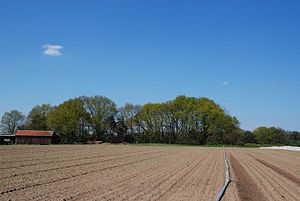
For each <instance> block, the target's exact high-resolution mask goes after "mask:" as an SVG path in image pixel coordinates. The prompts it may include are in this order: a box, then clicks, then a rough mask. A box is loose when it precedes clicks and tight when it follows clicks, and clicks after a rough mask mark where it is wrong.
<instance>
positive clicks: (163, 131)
mask: <svg viewBox="0 0 300 201" xmlns="http://www.w3.org/2000/svg"><path fill="white" fill-rule="evenodd" d="M1 128H2V132H5V133H14V132H15V131H16V129H34V130H53V131H55V132H56V133H57V134H58V135H59V136H60V137H61V142H62V143H74V142H76V143H84V142H86V141H87V140H101V141H106V142H114V143H119V142H130V143H133V142H141V143H171V144H175V143H176V144H238V145H242V144H246V143H259V144H293V145H300V133H299V132H297V131H293V132H290V131H285V130H283V129H281V128H276V127H270V128H269V127H259V128H257V129H255V130H254V131H253V132H251V131H244V130H242V129H241V128H240V127H239V121H238V119H237V118H236V117H234V116H231V115H229V114H228V113H227V112H226V111H225V110H224V109H223V108H222V107H220V106H219V105H218V104H216V103H215V102H214V101H213V100H210V99H208V98H205V97H201V98H195V97H186V96H178V97H176V98H175V99H174V100H170V101H166V102H163V103H147V104H144V105H133V104H130V103H126V104H125V105H124V106H122V107H120V108H117V106H116V104H115V103H114V102H113V101H112V100H111V99H109V98H107V97H104V96H82V97H79V98H73V99H69V100H67V101H65V102H63V103H62V104H60V105H58V106H51V105H49V104H42V105H37V106H35V107H34V108H32V110H31V111H30V112H29V114H28V116H27V118H26V121H25V116H24V115H23V114H22V113H21V112H19V111H17V110H12V111H10V112H6V113H5V114H4V115H3V116H2V119H1Z"/></svg>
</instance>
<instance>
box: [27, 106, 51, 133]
mask: <svg viewBox="0 0 300 201" xmlns="http://www.w3.org/2000/svg"><path fill="white" fill-rule="evenodd" d="M52 110H54V107H53V106H51V105H49V104H42V105H37V106H35V107H34V108H33V109H32V110H31V111H30V112H29V114H28V116H27V120H26V124H25V125H24V128H26V129H33V130H47V129H48V126H47V118H48V114H49V113H50V112H51V111H52Z"/></svg>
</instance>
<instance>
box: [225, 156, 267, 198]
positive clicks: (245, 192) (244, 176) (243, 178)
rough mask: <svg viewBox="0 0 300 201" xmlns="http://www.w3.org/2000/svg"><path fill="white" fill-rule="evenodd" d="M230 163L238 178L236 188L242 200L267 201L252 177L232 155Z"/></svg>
mask: <svg viewBox="0 0 300 201" xmlns="http://www.w3.org/2000/svg"><path fill="white" fill-rule="evenodd" d="M230 162H231V166H232V169H233V171H234V173H235V176H236V181H235V183H236V186H237V190H238V195H239V197H240V199H241V200H265V198H264V195H263V194H262V193H261V191H260V189H259V188H258V187H257V185H256V184H255V182H254V181H253V180H252V178H251V176H250V175H249V174H248V173H247V171H246V170H245V168H244V167H243V166H242V165H241V164H240V163H239V162H238V160H237V159H236V158H235V157H234V156H233V155H232V154H230Z"/></svg>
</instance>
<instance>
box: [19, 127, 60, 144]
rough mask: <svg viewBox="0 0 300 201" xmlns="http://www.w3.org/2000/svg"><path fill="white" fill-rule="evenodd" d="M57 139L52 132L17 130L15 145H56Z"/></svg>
mask: <svg viewBox="0 0 300 201" xmlns="http://www.w3.org/2000/svg"><path fill="white" fill-rule="evenodd" d="M58 142H59V137H58V136H57V135H56V134H55V132H53V131H40V130H18V131H17V133H16V144H56V143H58Z"/></svg>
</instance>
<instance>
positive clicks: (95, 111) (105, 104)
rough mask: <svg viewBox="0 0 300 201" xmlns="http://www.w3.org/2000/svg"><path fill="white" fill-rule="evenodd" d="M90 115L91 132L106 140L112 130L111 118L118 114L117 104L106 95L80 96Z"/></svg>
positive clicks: (99, 138)
mask: <svg viewBox="0 0 300 201" xmlns="http://www.w3.org/2000/svg"><path fill="white" fill-rule="evenodd" d="M80 99H81V100H82V101H83V103H84V108H85V109H86V111H87V112H88V114H89V116H90V129H91V132H92V133H93V134H94V136H95V137H96V138H97V139H98V140H106V139H107V136H108V135H110V132H111V130H112V129H111V126H112V124H111V120H112V119H113V118H115V116H116V114H117V107H116V104H115V103H114V102H113V101H112V100H110V99H109V98H106V97H104V96H94V97H86V96H83V97H81V98H80Z"/></svg>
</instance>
